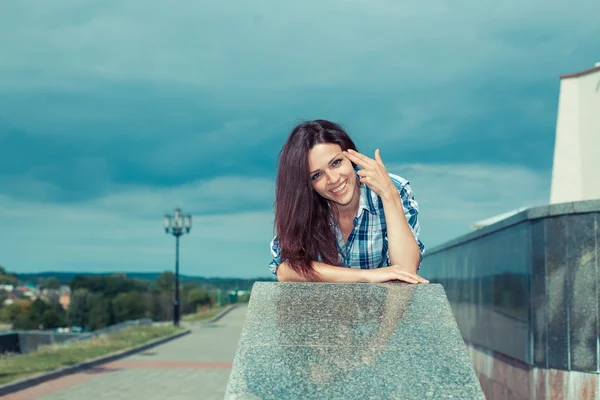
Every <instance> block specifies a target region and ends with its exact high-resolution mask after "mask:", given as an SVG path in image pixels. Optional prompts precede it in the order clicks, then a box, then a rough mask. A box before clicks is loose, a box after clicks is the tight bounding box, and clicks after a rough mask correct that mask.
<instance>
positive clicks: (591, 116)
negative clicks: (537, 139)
mask: <svg viewBox="0 0 600 400" xmlns="http://www.w3.org/2000/svg"><path fill="white" fill-rule="evenodd" d="M596 199H600V63H597V64H596V66H595V67H594V68H591V69H588V70H585V71H581V72H577V73H574V74H569V75H563V76H561V77H560V95H559V104H558V117H557V122H556V142H555V145H554V164H553V168H552V186H551V189H550V204H556V203H566V202H571V201H582V200H596Z"/></svg>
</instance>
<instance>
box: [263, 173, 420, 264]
mask: <svg viewBox="0 0 600 400" xmlns="http://www.w3.org/2000/svg"><path fill="white" fill-rule="evenodd" d="M389 176H390V178H391V180H392V182H393V183H394V185H395V186H396V189H398V193H400V198H401V199H402V206H403V208H404V215H405V216H406V220H407V221H408V225H409V226H410V228H411V230H412V233H413V236H414V237H415V240H416V241H417V243H418V245H419V249H420V250H421V260H422V259H423V253H424V252H425V246H424V245H423V243H422V242H421V240H420V239H419V233H420V232H419V231H420V229H419V220H418V214H419V205H418V204H417V202H416V201H415V199H414V197H413V194H412V191H411V189H410V186H409V183H408V181H407V180H405V179H404V178H401V177H400V176H397V175H394V174H389ZM333 226H334V230H335V233H336V236H337V246H338V254H339V261H340V263H341V264H342V266H344V267H346V268H361V269H373V268H380V267H386V266H389V265H390V256H389V254H388V240H387V229H386V223H385V214H384V212H383V202H382V201H381V198H380V197H379V196H378V195H377V194H376V193H375V192H373V191H372V190H371V189H369V187H368V186H367V185H365V184H361V185H360V200H359V205H358V211H357V213H356V217H355V218H354V229H352V232H351V233H350V236H349V237H348V241H347V242H344V236H343V235H342V232H341V231H340V229H339V228H338V226H337V224H335V222H334V223H333ZM271 254H272V255H273V260H272V261H271V262H270V263H269V269H270V270H271V272H272V273H274V274H276V270H277V267H278V266H279V264H281V252H280V248H279V240H278V238H277V236H275V237H274V238H273V240H272V241H271ZM316 261H321V260H320V259H319V260H316Z"/></svg>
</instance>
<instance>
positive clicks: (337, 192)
mask: <svg viewBox="0 0 600 400" xmlns="http://www.w3.org/2000/svg"><path fill="white" fill-rule="evenodd" d="M347 188H348V180H347V179H346V180H345V181H344V182H342V183H341V185H338V186H337V187H336V188H335V189H331V190H330V192H331V193H332V194H333V195H334V196H341V195H343V194H344V193H346V192H347V190H346V189H347Z"/></svg>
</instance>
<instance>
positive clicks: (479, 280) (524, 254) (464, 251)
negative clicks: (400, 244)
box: [421, 213, 600, 371]
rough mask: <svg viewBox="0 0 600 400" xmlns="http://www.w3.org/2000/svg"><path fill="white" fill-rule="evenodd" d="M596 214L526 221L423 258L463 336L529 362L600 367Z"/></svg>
mask: <svg viewBox="0 0 600 400" xmlns="http://www.w3.org/2000/svg"><path fill="white" fill-rule="evenodd" d="M599 220H600V214H599V213H587V214H567V215H560V216H554V217H547V218H542V219H535V220H526V221H523V222H520V223H518V224H517V225H513V226H510V227H507V228H504V229H502V230H499V231H496V232H493V233H490V234H487V235H483V236H480V237H477V238H475V239H473V240H470V241H468V242H466V243H462V244H459V245H457V246H454V247H449V248H445V249H443V250H441V251H439V252H435V253H433V254H431V255H426V256H425V258H424V260H423V267H422V269H421V271H422V275H423V276H425V277H426V278H428V279H430V280H431V281H432V282H438V283H441V284H443V285H444V288H445V290H446V293H447V295H448V299H449V301H450V303H451V305H452V308H453V311H454V315H455V317H456V320H457V323H458V325H459V327H460V329H461V332H462V334H463V337H464V338H465V339H466V340H468V341H469V342H471V343H474V344H478V345H481V346H484V347H486V348H488V349H490V350H494V351H497V352H499V353H502V354H505V355H507V356H509V357H512V358H514V359H517V360H520V361H523V362H525V363H527V364H530V365H536V366H540V367H544V368H554V369H562V370H569V369H573V370H578V371H598V367H599V366H598V349H597V343H598V335H599V319H598V315H599V311H598V304H599V295H600V292H599V290H600V288H599V287H598V278H599V271H598V263H599V261H598V260H599V258H600V239H599V229H600V228H599Z"/></svg>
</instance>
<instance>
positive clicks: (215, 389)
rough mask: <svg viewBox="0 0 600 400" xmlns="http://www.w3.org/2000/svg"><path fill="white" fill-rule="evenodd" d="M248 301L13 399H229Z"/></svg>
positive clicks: (14, 394) (13, 396)
mask: <svg viewBox="0 0 600 400" xmlns="http://www.w3.org/2000/svg"><path fill="white" fill-rule="evenodd" d="M246 310H247V307H246V306H242V307H238V308H236V309H234V310H232V311H231V312H229V313H228V314H227V315H225V317H223V318H222V319H220V320H219V321H217V322H215V323H212V324H200V323H196V324H189V327H190V328H191V329H192V333H190V334H188V335H185V336H183V337H181V338H179V339H175V340H173V341H170V342H167V343H165V344H162V345H160V346H157V347H153V348H151V349H149V350H147V351H145V352H143V353H138V354H135V355H133V356H130V357H126V358H122V359H120V360H117V361H115V362H112V363H108V364H104V365H102V366H100V367H97V368H93V369H91V370H87V371H85V372H81V373H77V374H73V375H69V376H65V377H63V378H59V379H56V380H53V381H49V382H46V383H42V384H40V385H38V386H35V387H32V388H30V389H26V390H23V391H21V392H17V393H13V394H10V395H8V396H6V397H5V399H7V400H33V399H43V400H59V399H60V400H63V399H64V400H66V399H69V400H70V399H98V400H102V399H111V400H114V399H134V400H135V399H169V400H178V399H203V400H212V399H219V400H221V399H223V396H224V395H225V389H226V387H227V381H228V379H229V373H230V372H231V363H232V362H233V358H234V356H235V350H236V348H237V344H238V341H239V338H240V334H241V331H242V327H243V324H244V319H245V316H246Z"/></svg>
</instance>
